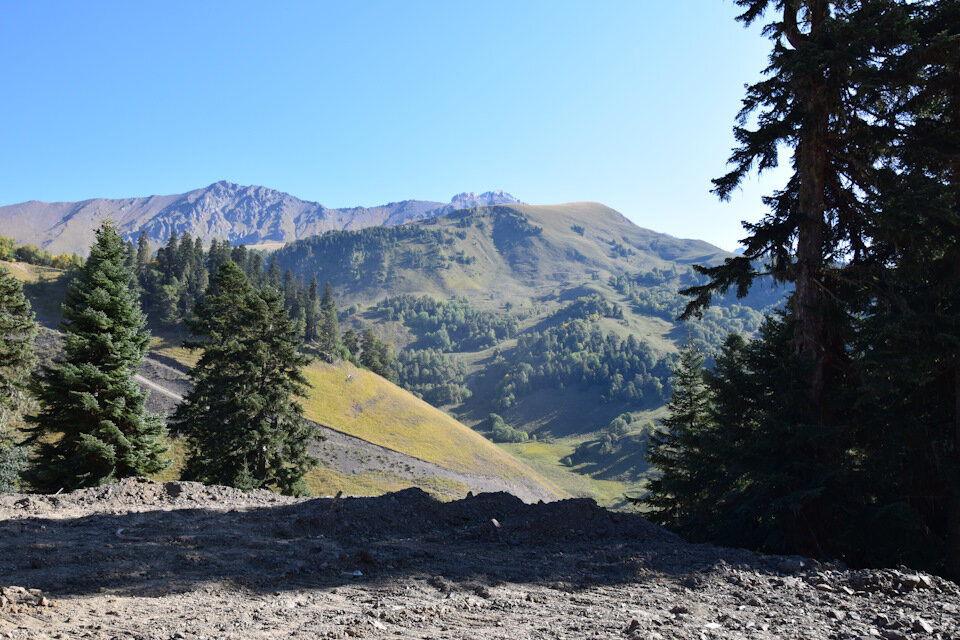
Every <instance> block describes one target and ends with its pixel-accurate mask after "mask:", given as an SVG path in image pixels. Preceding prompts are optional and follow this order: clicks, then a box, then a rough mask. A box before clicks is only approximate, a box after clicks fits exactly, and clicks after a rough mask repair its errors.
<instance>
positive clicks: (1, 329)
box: [0, 267, 37, 437]
mask: <svg viewBox="0 0 960 640" xmlns="http://www.w3.org/2000/svg"><path fill="white" fill-rule="evenodd" d="M36 335H37V324H36V322H35V321H34V316H33V310H32V309H31V308H30V303H29V302H28V301H27V299H26V298H25V297H24V295H23V285H21V284H20V282H19V281H18V280H17V279H16V278H14V277H13V275H12V274H11V273H10V272H9V271H8V270H7V269H6V268H5V267H0V437H2V436H3V435H4V434H5V433H6V431H7V429H8V428H9V426H10V425H11V423H12V422H13V420H14V419H15V418H16V416H17V415H18V414H19V413H20V412H21V410H22V408H23V407H24V405H25V403H26V399H27V383H28V381H29V379H30V372H31V371H33V368H34V366H35V364H36V358H35V356H34V351H33V339H34V337H35V336H36Z"/></svg>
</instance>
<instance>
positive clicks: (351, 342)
mask: <svg viewBox="0 0 960 640" xmlns="http://www.w3.org/2000/svg"><path fill="white" fill-rule="evenodd" d="M342 340H343V346H344V348H345V349H346V350H347V353H349V354H350V355H351V356H353V357H356V356H357V355H359V353H360V338H359V337H357V332H356V331H354V330H353V328H350V329H347V330H346V331H345V332H344V334H343V339H342Z"/></svg>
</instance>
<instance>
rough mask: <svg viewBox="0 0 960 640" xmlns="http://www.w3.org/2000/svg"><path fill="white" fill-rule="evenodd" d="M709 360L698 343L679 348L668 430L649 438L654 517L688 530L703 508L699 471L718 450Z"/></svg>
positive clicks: (666, 420)
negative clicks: (706, 377) (706, 375)
mask: <svg viewBox="0 0 960 640" xmlns="http://www.w3.org/2000/svg"><path fill="white" fill-rule="evenodd" d="M704 359H705V356H704V354H703V352H702V351H701V350H700V349H699V348H698V347H697V346H696V344H694V343H693V341H688V342H687V343H686V344H685V345H684V346H683V348H682V349H681V350H680V358H679V360H678V361H677V365H676V369H675V370H674V375H675V378H674V380H673V397H672V398H671V400H670V402H669V403H668V404H667V409H668V411H669V412H670V413H669V415H668V416H667V417H666V418H664V419H663V421H662V424H663V427H664V430H663V431H659V432H657V433H655V434H654V435H653V436H652V437H651V438H650V449H649V451H648V460H649V461H650V463H651V464H653V465H654V466H656V467H657V469H658V470H659V472H660V475H659V476H658V477H657V478H655V479H653V480H651V481H650V482H649V483H648V485H647V488H648V491H649V495H648V496H647V499H646V502H647V504H648V505H649V506H650V508H651V511H650V519H651V520H653V521H654V522H656V523H658V524H662V525H665V526H669V527H672V528H676V529H680V530H683V531H685V532H688V531H690V529H691V528H694V529H695V528H696V526H697V525H696V524H694V523H695V522H696V521H697V520H699V519H700V518H698V517H697V516H698V515H699V514H698V513H697V511H698V507H699V508H700V509H702V507H703V505H702V504H701V502H702V498H701V495H702V492H703V491H704V489H705V488H706V486H707V484H708V483H706V482H704V479H703V478H702V477H701V475H700V474H701V473H709V472H710V470H709V468H708V465H707V464H705V462H706V461H707V458H708V457H709V456H712V454H713V447H712V446H711V445H712V442H711V439H712V438H711V435H710V434H709V429H710V423H709V419H708V415H707V412H708V402H709V400H708V395H707V390H706V388H705V386H704V384H703V362H704Z"/></svg>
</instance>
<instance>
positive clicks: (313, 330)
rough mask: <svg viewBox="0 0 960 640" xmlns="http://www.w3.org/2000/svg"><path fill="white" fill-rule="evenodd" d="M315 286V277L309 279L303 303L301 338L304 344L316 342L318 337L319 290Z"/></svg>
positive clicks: (316, 285) (317, 286)
mask: <svg viewBox="0 0 960 640" xmlns="http://www.w3.org/2000/svg"><path fill="white" fill-rule="evenodd" d="M319 289H320V288H319V285H318V284H317V277H316V276H313V278H311V279H310V287H309V289H308V290H307V295H306V301H305V302H304V330H303V336H304V340H305V341H306V342H316V341H317V340H318V339H319V337H320V290H319Z"/></svg>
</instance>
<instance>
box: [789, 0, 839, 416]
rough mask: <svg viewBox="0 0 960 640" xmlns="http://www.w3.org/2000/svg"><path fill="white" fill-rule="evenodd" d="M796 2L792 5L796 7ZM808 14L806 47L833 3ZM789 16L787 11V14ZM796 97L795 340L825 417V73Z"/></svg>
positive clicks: (801, 42) (815, 410)
mask: <svg viewBox="0 0 960 640" xmlns="http://www.w3.org/2000/svg"><path fill="white" fill-rule="evenodd" d="M791 5H793V6H792V8H791ZM809 6H810V12H809V14H808V18H809V24H810V31H809V33H808V34H807V35H804V36H802V37H801V36H797V41H796V42H793V44H794V46H795V47H797V48H798V49H802V48H803V47H804V46H805V45H806V44H807V42H808V41H809V40H810V39H811V38H814V37H816V36H817V35H818V30H819V29H820V28H821V26H822V25H823V22H824V21H825V20H826V18H827V16H828V14H829V3H828V2H826V1H825V0H812V1H811V2H810V3H809ZM791 10H792V11H794V12H795V13H793V15H791V16H790V17H789V21H790V22H791V23H793V24H796V22H797V19H798V15H797V13H796V12H799V9H798V8H797V7H796V5H795V3H789V4H788V5H787V9H785V11H791ZM787 19H788V18H786V17H785V20H787ZM797 84H798V86H797V92H796V93H797V98H798V100H799V101H800V102H801V104H802V108H803V110H804V121H803V123H802V125H801V130H800V141H799V144H798V149H797V156H796V158H797V159H796V165H797V166H796V170H797V174H798V176H799V178H800V188H799V192H798V194H797V209H798V211H797V215H798V218H799V221H798V225H797V265H796V292H795V294H794V295H795V297H794V312H795V314H796V321H797V325H796V329H795V334H794V343H795V345H794V346H795V349H796V352H797V354H798V355H799V356H800V357H801V359H802V360H803V361H805V362H807V363H808V365H809V376H810V377H809V380H808V384H807V396H808V400H809V402H810V410H811V416H810V418H811V419H813V420H814V421H816V422H820V421H821V420H822V410H821V409H822V399H823V388H824V377H825V362H826V346H825V342H826V335H825V334H826V331H825V329H826V328H825V326H824V314H823V310H822V307H823V302H824V296H823V267H824V257H823V245H824V241H825V240H826V232H827V222H826V220H825V219H824V210H825V189H826V175H827V168H828V162H829V158H828V155H827V135H828V128H829V95H828V88H827V87H826V86H825V84H824V80H823V77H822V75H821V74H820V73H819V70H818V69H813V70H812V71H811V72H810V73H809V75H807V76H806V77H799V78H797Z"/></svg>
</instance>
